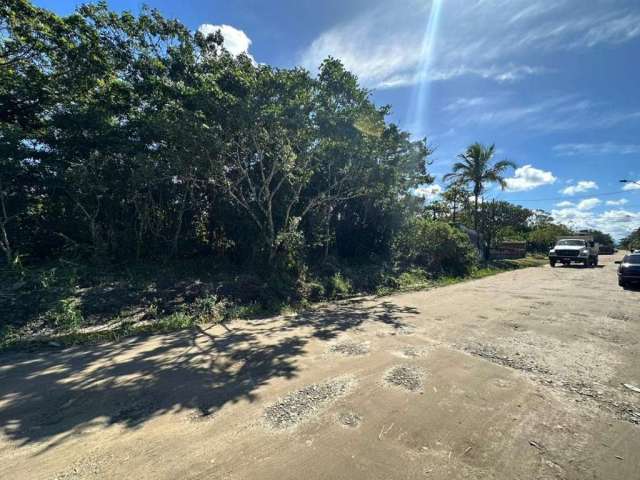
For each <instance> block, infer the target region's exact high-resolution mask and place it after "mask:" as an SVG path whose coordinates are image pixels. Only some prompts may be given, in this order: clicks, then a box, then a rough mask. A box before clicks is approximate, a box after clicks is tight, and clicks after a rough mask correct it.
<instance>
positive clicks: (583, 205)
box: [576, 198, 602, 210]
mask: <svg viewBox="0 0 640 480" xmlns="http://www.w3.org/2000/svg"><path fill="white" fill-rule="evenodd" d="M601 203H602V201H600V200H599V199H597V198H585V199H584V200H582V201H581V202H579V203H578V205H576V208H577V209H578V210H591V209H593V208H595V207H597V206H598V205H600V204H601Z"/></svg>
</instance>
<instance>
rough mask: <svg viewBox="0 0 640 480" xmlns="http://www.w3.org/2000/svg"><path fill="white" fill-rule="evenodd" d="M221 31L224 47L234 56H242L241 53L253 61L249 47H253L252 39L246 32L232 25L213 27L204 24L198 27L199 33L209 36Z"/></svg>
mask: <svg viewBox="0 0 640 480" xmlns="http://www.w3.org/2000/svg"><path fill="white" fill-rule="evenodd" d="M218 30H220V33H221V34H222V37H223V38H224V43H223V46H224V48H225V49H226V50H227V51H228V52H229V53H230V54H232V55H240V54H241V53H245V54H247V55H248V56H249V57H250V58H251V59H253V57H252V56H251V54H249V47H250V46H251V39H250V38H249V37H248V36H247V34H246V33H244V31H242V30H239V29H237V28H235V27H232V26H231V25H224V24H222V25H211V24H210V23H203V24H202V25H200V26H199V27H198V31H199V32H200V33H202V34H203V35H205V36H207V35H210V34H212V33H215V32H217V31H218Z"/></svg>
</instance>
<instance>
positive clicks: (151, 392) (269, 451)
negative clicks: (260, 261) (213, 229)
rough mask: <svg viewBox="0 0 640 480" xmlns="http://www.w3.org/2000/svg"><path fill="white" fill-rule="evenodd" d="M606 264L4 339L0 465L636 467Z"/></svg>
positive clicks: (636, 418) (637, 367)
mask: <svg viewBox="0 0 640 480" xmlns="http://www.w3.org/2000/svg"><path fill="white" fill-rule="evenodd" d="M612 262H613V257H601V263H605V264H606V266H605V268H597V269H584V268H556V269H551V268H549V267H545V268H535V269H526V270H519V271H513V272H509V273H504V274H501V275H498V276H494V277H490V278H486V279H483V280H477V281H473V282H467V283H463V284H458V285H454V286H450V287H446V288H441V289H436V290H431V291H428V292H414V293H407V294H402V295H394V296H390V297H385V298H380V299H373V298H362V299H355V300H351V301H347V302H341V303H336V304H333V305H328V306H326V307H322V308H317V309H315V310H313V311H310V312H306V313H304V314H300V315H297V316H291V317H278V318H273V319H270V320H259V321H236V322H233V323H231V324H228V325H226V326H215V327H211V328H208V329H199V330H194V331H185V332H180V333H177V334H171V335H156V336H152V337H147V338H141V339H128V340H126V341H123V342H120V343H114V344H108V345H101V346H97V347H83V348H80V347H78V348H71V349H66V350H62V351H59V350H58V351H53V350H52V351H42V352H38V353H35V354H34V353H20V354H4V355H2V356H0V478H3V479H4V478H6V479H55V478H59V479H83V478H87V479H93V478H100V479H122V478H138V479H177V478H179V479H183V478H188V479H250V478H255V479H257V478H260V479H278V480H285V479H298V478H305V479H306V480H312V479H418V478H420V479H422V478H429V479H447V480H448V479H468V478H478V479H523V480H524V479H533V478H535V479H576V480H577V479H606V480H615V479H621V480H622V479H624V480H627V479H636V478H640V457H639V456H638V454H637V452H638V451H640V425H638V424H639V423H640V394H638V393H636V392H634V391H633V390H631V389H629V388H626V387H624V386H623V384H625V383H626V384H629V385H635V386H640V292H638V291H623V290H622V289H620V288H618V286H617V284H616V278H615V266H614V265H613V263H612ZM344 345H347V346H349V347H344ZM362 345H366V347H367V350H366V352H364V351H363V353H366V354H350V353H349V352H350V351H352V350H351V347H353V346H362ZM332 346H341V347H338V350H335V349H334V348H333V347H332ZM343 348H346V350H347V352H341V351H340V350H341V349H343ZM345 353H346V354H345ZM398 368H400V370H401V371H400V370H399V371H396V373H399V374H401V375H400V376H399V377H396V378H398V379H400V380H402V381H405V380H406V381H408V382H409V383H410V384H411V385H415V384H414V383H412V380H416V379H417V380H418V381H419V383H420V386H419V388H417V389H414V390H412V389H410V388H409V389H407V388H389V386H388V385H387V382H386V381H385V379H386V380H387V381H389V379H390V378H392V377H389V374H390V373H391V372H394V371H395V370H397V369H398ZM414 374H416V375H414ZM392 383H393V382H392ZM401 383H402V382H401ZM396 386H398V385H397V384H396ZM269 419H271V420H272V421H269Z"/></svg>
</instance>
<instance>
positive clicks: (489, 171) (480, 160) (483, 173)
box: [444, 142, 516, 241]
mask: <svg viewBox="0 0 640 480" xmlns="http://www.w3.org/2000/svg"><path fill="white" fill-rule="evenodd" d="M495 153H496V146H495V144H494V145H491V146H489V147H486V146H484V145H482V144H481V143H477V142H476V143H474V144H473V145H470V146H469V147H468V148H467V150H466V152H464V153H461V154H460V155H458V158H459V159H460V160H461V161H459V162H456V163H454V164H453V171H452V172H451V173H448V174H446V175H445V176H444V180H445V181H449V180H451V181H452V183H455V184H458V185H468V184H471V186H472V187H473V188H472V193H473V199H474V203H473V227H474V230H475V231H476V232H478V218H479V215H478V200H479V198H480V195H482V193H483V192H484V191H485V188H486V186H487V184H490V183H497V184H499V185H500V188H502V189H503V190H504V189H505V188H506V186H507V182H506V180H505V179H504V176H503V174H504V172H505V171H506V170H507V169H508V168H516V165H515V163H513V162H512V161H510V160H501V161H499V162H496V163H494V164H492V160H493V156H494V155H495ZM479 238H480V237H479V236H478V239H479ZM478 241H479V240H478Z"/></svg>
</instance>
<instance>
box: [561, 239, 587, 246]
mask: <svg viewBox="0 0 640 480" xmlns="http://www.w3.org/2000/svg"><path fill="white" fill-rule="evenodd" d="M558 245H569V246H572V247H581V246H583V245H584V240H560V241H559V242H558Z"/></svg>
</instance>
